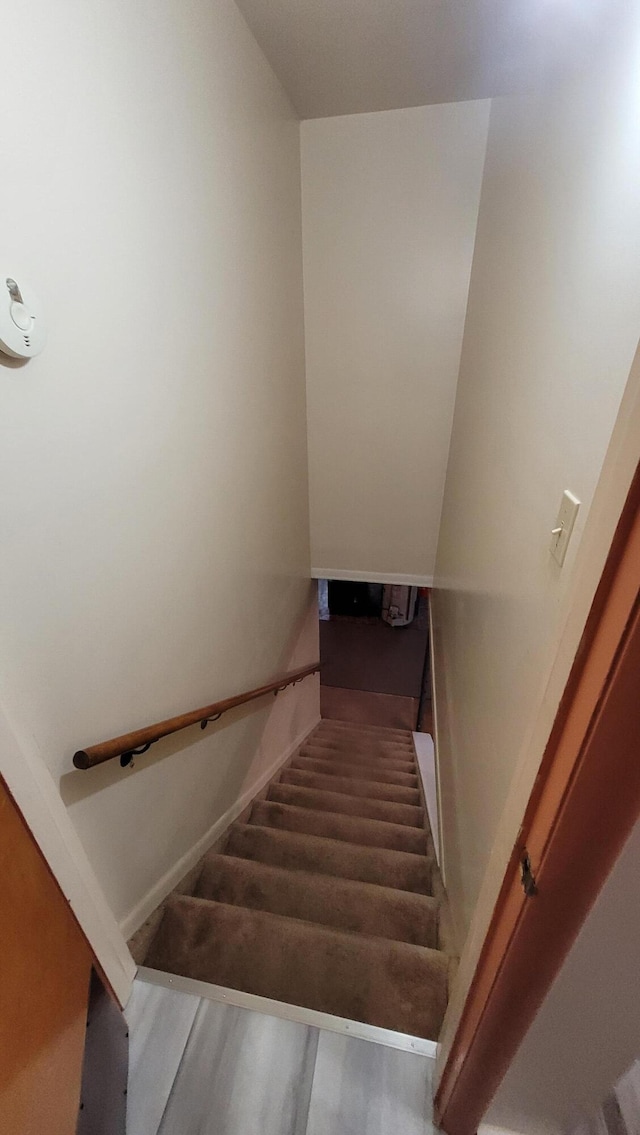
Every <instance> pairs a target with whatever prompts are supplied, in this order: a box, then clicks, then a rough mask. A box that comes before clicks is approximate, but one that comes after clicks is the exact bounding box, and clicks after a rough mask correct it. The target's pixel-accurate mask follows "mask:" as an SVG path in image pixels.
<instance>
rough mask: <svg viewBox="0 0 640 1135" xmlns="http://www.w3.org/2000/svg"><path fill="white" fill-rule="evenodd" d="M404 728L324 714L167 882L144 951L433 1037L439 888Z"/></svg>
mask: <svg viewBox="0 0 640 1135" xmlns="http://www.w3.org/2000/svg"><path fill="white" fill-rule="evenodd" d="M417 772H418V770H417V767H416V761H415V755H414V749H413V743H412V738H411V734H410V733H408V732H404V731H403V730H396V729H382V728H378V727H375V726H366V725H362V726H360V725H357V726H356V725H351V724H349V723H346V722H339V721H322V722H321V723H320V725H319V726H318V727H317V729H316V730H315V731H314V732H313V733H312V734H311V736H310V737H309V738H308V739H307V741H306V742H305V744H304V745H303V746H302V748H301V749H300V750H299V752H298V753H297V755H296V756H294V757H293V759H292V760H291V761H290V762H289V764H288V765H287V766H286V767H285V768H284V770H283V771H282V772H281V773H280V775H279V778H278V780H277V782H275V783H272V784H271V786H270V787H269V789H268V791H267V794H266V798H265V799H258V800H256V801H255V802H254V804H253V806H252V809H251V813H250V816H249V820H248V822H247V823H236V824H234V825H233V826H232V827H231V829H230V831H229V833H228V837H227V840H226V844H225V846H224V850H223V852H222V853H217V852H215V853H209V854H208V855H207V856H205V858H204V861H203V865H202V870H201V872H200V875H199V878H198V880H197V882H196V884H195V887H194V889H193V894H173V895H171V896H170V898H169V899H168V900H167V902H166V904H165V908H164V914H163V917H162V921H161V922H160V925H159V927H158V930H157V933H156V935H155V937H154V939H153V941H152V943H151V946H150V948H149V950H148V952H147V955H146V957H145V964H146V965H147V966H151V967H153V968H155V969H160V970H165V971H167V972H169V973H176V974H182V975H184V976H186V977H191V978H196V979H198V980H201V981H207V982H211V983H214V984H216V985H223V986H227V987H231V988H234V989H241V990H244V991H245V992H247V993H255V994H259V995H261V996H263V997H269V998H273V999H275V1000H277V1001H284V1002H287V1003H289V1004H294V1005H302V1006H306V1007H307V1008H311V1009H317V1010H321V1011H323V1012H326V1013H332V1014H335V1015H337V1016H340V1017H346V1018H349V1019H351V1020H356V1021H365V1022H368V1023H369V1024H372V1025H378V1026H381V1027H383V1028H388V1029H395V1030H397V1031H400V1032H405V1033H410V1034H412V1035H414V1036H421V1037H427V1038H430V1039H433V1040H435V1039H436V1038H437V1036H438V1033H439V1030H440V1026H441V1023H442V1018H443V1015H444V1011H445V1008H446V1003H447V973H448V966H449V958H448V955H447V954H446V953H445V952H444V950H443V949H441V946H442V944H443V943H442V942H441V940H440V922H441V917H440V915H441V904H440V902H439V900H438V898H436V897H434V891H435V892H436V893H441V889H440V883H439V877H438V872H437V866H436V864H435V859H434V856H433V844H432V840H431V835H430V832H429V826H428V820H427V818H426V813H425V810H424V808H423V801H422V798H421V791H420V788H419V778H418V775H417Z"/></svg>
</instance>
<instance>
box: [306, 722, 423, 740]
mask: <svg viewBox="0 0 640 1135" xmlns="http://www.w3.org/2000/svg"><path fill="white" fill-rule="evenodd" d="M328 729H331V730H334V731H335V730H339V731H340V732H345V733H347V732H350V733H372V734H374V735H376V736H394V737H401V738H403V739H404V738H406V740H407V741H412V740H413V733H412V731H411V729H398V728H396V727H394V726H392V725H369V724H368V723H367V722H359V721H357V722H356V721H343V720H342V719H341V718H339V717H323V718H322V720H321V722H320V723H319V725H317V726H316V728H315V730H314V732H318V733H319V732H325V731H326V730H328Z"/></svg>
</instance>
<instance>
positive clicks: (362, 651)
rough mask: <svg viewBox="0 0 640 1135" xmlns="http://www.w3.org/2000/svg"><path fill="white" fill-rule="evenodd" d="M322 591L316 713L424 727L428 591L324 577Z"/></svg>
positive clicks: (427, 715) (427, 723)
mask: <svg viewBox="0 0 640 1135" xmlns="http://www.w3.org/2000/svg"><path fill="white" fill-rule="evenodd" d="M323 593H324V596H325V599H324V614H323V617H322V619H321V622H320V661H321V664H322V670H321V699H322V713H323V716H326V717H334V718H340V719H342V720H348V721H356V722H359V723H361V724H369V725H383V726H387V727H390V728H398V729H411V730H416V729H420V730H421V731H424V732H432V728H431V682H430V674H429V597H428V591H427V590H426V589H422V588H421V589H415V588H413V589H411V588H396V587H394V588H385V587H383V585H382V584H371V583H361V582H355V581H353V582H352V581H343V580H336V581H334V580H330V581H329V582H328V588H323ZM405 593H407V594H405ZM405 619H408V622H406V623H405V622H404V620H405ZM393 620H395V621H396V625H393Z"/></svg>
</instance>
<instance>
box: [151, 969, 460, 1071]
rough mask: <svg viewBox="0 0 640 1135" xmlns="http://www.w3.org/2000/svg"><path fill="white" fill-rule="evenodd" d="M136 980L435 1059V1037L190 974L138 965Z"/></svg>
mask: <svg viewBox="0 0 640 1135" xmlns="http://www.w3.org/2000/svg"><path fill="white" fill-rule="evenodd" d="M136 980H137V981H144V982H146V983H147V984H149V985H160V986H161V987H162V988H164V989H177V990H178V992H180V993H190V994H192V995H193V996H195V997H204V998H206V1000H207V1001H218V1002H221V1003H222V1004H224V1005H237V1006H238V1007H239V1008H240V1009H250V1010H251V1012H253V1013H266V1014H267V1016H269V1017H280V1018H281V1019H283V1020H285V1021H297V1022H299V1023H300V1024H302V1025H310V1026H311V1027H312V1028H316V1029H326V1030H327V1031H328V1032H332V1033H340V1034H341V1035H342V1036H354V1037H357V1038H358V1040H368V1041H370V1042H371V1043H372V1044H382V1045H385V1046H386V1047H387V1048H398V1049H400V1050H401V1051H402V1052H415V1053H418V1054H419V1055H421V1056H428V1057H430V1058H431V1059H432V1060H435V1057H436V1055H437V1051H438V1044H437V1041H435V1040H425V1038H424V1037H420V1036H410V1035H409V1034H408V1033H397V1032H394V1031H393V1030H392V1029H383V1028H380V1027H379V1026H378V1025H365V1024H364V1023H363V1022H362V1021H350V1020H347V1019H346V1018H345V1017H335V1016H334V1015H333V1014H332V1013H322V1012H321V1011H320V1010H319V1009H305V1008H304V1007H303V1006H301V1005H288V1004H287V1003H286V1002H285V1001H273V1000H272V999H271V998H270V997H259V996H258V994H256V993H243V992H242V990H240V989H229V988H227V987H226V986H224V985H211V984H210V983H209V982H208V981H195V980H194V979H193V978H191V977H180V976H179V975H178V974H173V973H164V972H163V971H162V970H157V969H148V968H147V967H146V966H140V968H139V970H138V973H137V977H136Z"/></svg>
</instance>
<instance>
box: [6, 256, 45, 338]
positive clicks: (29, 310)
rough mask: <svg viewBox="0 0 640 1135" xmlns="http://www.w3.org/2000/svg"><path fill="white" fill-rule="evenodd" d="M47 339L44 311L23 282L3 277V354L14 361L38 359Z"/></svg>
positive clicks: (8, 276) (9, 276)
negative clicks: (36, 356) (9, 356)
mask: <svg viewBox="0 0 640 1135" xmlns="http://www.w3.org/2000/svg"><path fill="white" fill-rule="evenodd" d="M46 337H47V332H46V328H45V325H44V317H43V315H42V307H41V305H40V303H39V302H38V299H37V297H36V296H35V295H34V294H33V292H32V291H31V288H30V287H29V286H28V284H25V283H24V281H23V280H16V278H15V276H12V275H11V274H10V273H9V272H2V273H0V351H4V353H5V355H11V356H12V358H14V359H31V358H33V356H34V355H39V354H40V351H41V350H42V348H43V347H44V344H45V340H46Z"/></svg>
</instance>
